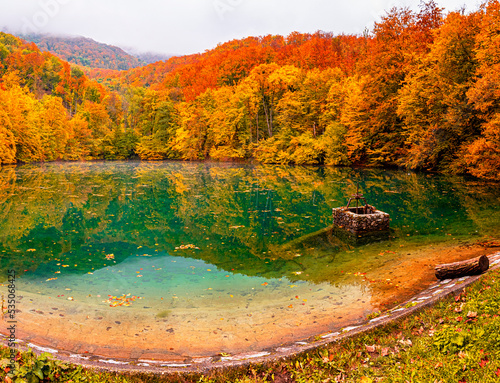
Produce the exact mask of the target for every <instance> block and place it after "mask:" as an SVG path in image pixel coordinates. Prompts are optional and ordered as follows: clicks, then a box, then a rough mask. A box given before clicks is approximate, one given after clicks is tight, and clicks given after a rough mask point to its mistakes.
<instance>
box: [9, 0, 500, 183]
mask: <svg viewBox="0 0 500 383" xmlns="http://www.w3.org/2000/svg"><path fill="white" fill-rule="evenodd" d="M134 157H139V158H140V159H142V160H152V161H154V160H164V159H179V160H204V159H213V160H224V161H225V160H231V161H234V160H254V161H257V162H261V163H276V164H298V165H302V164H304V165H316V164H321V165H357V166H386V167H388V166H391V167H393V166H394V167H401V168H407V169H414V170H426V171H440V172H447V173H454V174H469V175H472V176H475V177H478V178H481V179H487V180H500V1H498V0H494V1H493V0H490V1H486V2H484V3H483V4H482V5H481V6H480V7H479V8H477V9H475V10H472V11H467V12H466V11H465V10H464V11H458V12H445V10H444V9H441V8H440V7H439V6H438V5H437V4H436V3H434V2H433V1H430V2H427V3H422V4H421V7H420V10H419V11H411V10H409V9H407V8H393V9H392V10H390V11H388V12H387V13H386V15H385V16H384V17H383V18H382V19H381V20H380V21H379V22H377V23H376V24H375V26H374V28H373V29H372V30H371V31H366V33H365V34H363V35H359V36H358V35H338V36H334V35H333V34H331V33H327V32H316V33H314V34H302V33H297V32H294V33H292V34H290V35H288V36H286V37H283V36H275V35H268V36H262V37H248V38H246V39H243V40H234V41H230V42H227V43H224V44H220V45H219V46H217V47H216V48H215V49H212V50H207V51H205V52H204V53H201V54H195V55H190V56H183V57H172V58H170V59H169V60H167V61H160V62H157V63H154V64H150V65H147V66H143V67H138V68H134V69H130V70H127V71H116V70H107V69H92V68H86V67H82V66H76V65H70V64H69V63H67V62H65V61H62V60H61V59H59V58H57V57H56V56H54V55H52V54H51V53H48V52H42V51H41V50H40V49H39V48H38V47H37V46H36V45H35V44H34V43H28V42H26V41H24V40H21V39H20V38H17V37H15V36H13V35H10V34H6V33H0V164H15V163H29V162H42V161H54V160H91V159H108V160H113V159H127V158H134Z"/></svg>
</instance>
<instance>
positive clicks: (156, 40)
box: [0, 0, 481, 55]
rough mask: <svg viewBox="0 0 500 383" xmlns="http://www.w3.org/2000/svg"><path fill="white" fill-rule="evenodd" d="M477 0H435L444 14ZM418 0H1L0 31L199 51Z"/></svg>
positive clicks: (376, 15)
mask: <svg viewBox="0 0 500 383" xmlns="http://www.w3.org/2000/svg"><path fill="white" fill-rule="evenodd" d="M480 2H481V1H479V0H478V1H470V0H438V1H437V3H438V5H439V6H441V7H444V8H445V10H446V11H454V10H457V9H459V8H461V7H462V6H464V5H465V4H467V5H466V9H467V10H476V9H477V7H478V4H479V3H480ZM419 4H420V0H0V28H2V29H3V30H5V28H8V30H10V31H12V32H18V31H21V32H24V33H33V32H38V33H52V34H66V35H81V36H85V37H90V38H92V39H94V40H96V41H99V42H103V43H106V44H113V45H118V46H121V47H132V48H135V49H137V50H139V51H143V52H146V51H152V52H158V53H167V54H177V55H180V54H190V53H196V52H203V51H205V50H207V49H211V48H213V47H215V46H216V45H217V44H218V43H221V42H226V41H229V40H232V39H239V38H243V37H247V36H263V35H267V34H280V35H288V34H289V33H290V32H293V31H298V32H316V31H318V30H322V31H328V32H333V33H334V34H340V33H346V34H360V33H362V32H363V31H364V30H365V28H368V29H369V30H371V29H372V27H373V24H374V22H376V21H380V18H381V17H382V16H383V15H385V14H386V11H388V10H390V9H391V8H392V7H394V6H397V7H401V6H408V7H410V8H411V9H414V10H418V5H419Z"/></svg>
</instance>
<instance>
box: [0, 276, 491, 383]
mask: <svg viewBox="0 0 500 383" xmlns="http://www.w3.org/2000/svg"><path fill="white" fill-rule="evenodd" d="M499 315H500V271H498V270H497V271H491V272H489V273H488V274H487V275H485V276H483V277H482V278H481V279H480V280H479V281H478V282H476V283H475V284H473V285H471V286H469V287H467V288H466V289H464V290H463V291H461V293H460V295H457V296H455V297H451V298H448V299H446V300H443V301H440V302H438V303H437V304H436V305H434V306H433V307H431V308H427V309H425V310H423V311H420V312H418V313H415V314H413V315H411V316H409V317H406V318H404V319H402V320H399V321H397V322H393V323H390V324H388V325H385V326H382V327H380V328H377V329H374V330H371V331H369V332H367V333H364V334H360V335H358V336H355V337H353V338H349V339H346V340H343V341H341V342H335V343H332V344H330V345H328V346H325V347H321V348H319V349H317V350H315V351H313V352H308V353H305V354H302V355H297V356H294V357H292V358H290V359H287V360H283V361H276V362H271V363H267V364H258V365H255V364H254V365H248V366H245V367H240V368H236V369H224V370H214V371H212V372H209V373H207V374H205V375H199V374H191V375H178V374H177V375H151V374H136V375H130V374H117V373H106V372H96V371H92V370H86V369H84V368H82V367H79V366H74V365H67V364H65V363H62V362H59V361H55V360H53V359H51V358H50V357H49V356H48V355H46V354H45V355H42V356H39V357H37V356H35V355H34V354H33V353H30V352H26V353H22V354H19V358H20V359H19V360H18V361H17V365H16V369H15V371H8V370H7V371H6V369H5V366H6V365H7V362H8V361H7V359H6V358H7V357H8V350H7V349H6V348H2V349H0V358H2V359H3V360H2V361H0V376H2V377H5V376H7V377H8V378H7V381H13V382H29V383H31V382H96V383H97V382H110V383H114V382H117V383H118V382H120V383H122V382H123V383H128V382H200V383H208V382H210V383H219V382H221V383H222V382H224V383H225V382H237V383H244V382H282V383H283V382H314V383H317V382H363V383H369V382H430V383H434V382H443V383H448V382H457V383H459V382H460V383H462V382H468V383H469V382H470V383H472V382H482V383H487V382H498V381H500V316H499ZM9 379H10V380H9Z"/></svg>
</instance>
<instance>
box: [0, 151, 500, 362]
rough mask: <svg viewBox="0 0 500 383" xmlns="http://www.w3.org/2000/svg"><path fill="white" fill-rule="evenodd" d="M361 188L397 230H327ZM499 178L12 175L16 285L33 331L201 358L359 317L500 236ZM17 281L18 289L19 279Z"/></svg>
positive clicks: (268, 172)
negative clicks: (370, 236)
mask: <svg viewBox="0 0 500 383" xmlns="http://www.w3.org/2000/svg"><path fill="white" fill-rule="evenodd" d="M357 184H359V187H360V190H361V192H362V193H363V194H364V196H365V197H366V199H367V201H368V203H369V204H371V205H374V206H375V207H376V208H377V209H379V210H382V211H385V212H387V213H389V214H390V216H391V232H390V234H389V235H388V236H387V237H384V238H378V239H376V240H373V241H367V242H360V241H358V240H357V239H356V238H351V237H347V236H343V235H341V234H339V233H337V232H332V231H330V230H324V229H325V228H327V227H329V226H331V224H332V208H334V207H339V206H344V205H346V203H347V199H348V197H349V196H350V195H352V194H353V193H355V191H356V185H357ZM498 222H500V190H499V188H498V185H497V184H489V183H486V182H479V181H475V180H472V179H465V178H462V177H447V176H442V175H431V174H417V173H408V172H404V171H389V170H380V169H350V168H329V167H290V166H263V165H248V164H226V163H220V164H219V163H183V162H161V163H146V162H135V161H131V162H78V163H50V164H43V165H25V166H18V167H2V168H1V170H0V254H1V263H0V268H1V270H0V272H1V276H0V281H1V282H3V283H4V284H5V283H6V281H7V275H8V270H15V272H16V274H17V281H16V282H17V285H16V287H17V292H16V294H17V295H18V303H17V307H16V309H17V310H18V313H17V318H16V319H17V320H18V334H17V336H18V337H19V338H21V339H25V340H29V341H31V342H33V343H35V344H39V345H42V346H46V347H51V348H57V349H60V350H66V351H68V352H71V353H79V354H86V353H90V354H96V355H101V356H109V357H114V358H132V359H134V358H136V359H137V358H142V359H159V358H162V357H164V356H165V355H167V356H168V357H169V359H172V358H173V359H176V358H178V359H179V360H185V358H186V357H189V356H197V357H203V356H209V355H215V354H217V353H221V352H223V353H229V354H230V353H235V352H244V351H251V350H261V349H264V348H266V347H272V346H276V345H281V344H290V343H293V342H295V341H298V340H301V339H305V338H308V337H311V336H314V335H317V334H321V333H325V332H328V331H334V330H337V329H339V328H341V327H342V326H347V325H349V324H352V323H357V322H359V321H361V320H364V319H366V317H367V316H368V315H369V314H371V313H373V312H375V311H378V310H383V309H384V308H388V307H392V306H394V305H395V304H397V303H399V302H401V301H402V300H404V299H407V298H408V297H411V296H412V295H413V294H415V293H416V292H417V291H419V290H421V289H423V288H425V287H426V286H428V285H429V284H430V283H432V281H434V280H435V279H434V276H433V267H434V265H435V264H436V263H446V262H448V261H454V260H458V259H461V255H460V252H457V249H460V248H462V249H467V248H468V247H470V246H471V244H473V243H476V242H478V241H487V240H488V239H490V238H498V237H499V235H500V229H499V225H498ZM1 288H2V293H3V294H5V292H6V286H5V285H4V286H3V287H1Z"/></svg>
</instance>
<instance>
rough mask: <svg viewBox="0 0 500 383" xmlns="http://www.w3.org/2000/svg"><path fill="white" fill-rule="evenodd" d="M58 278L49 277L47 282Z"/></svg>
mask: <svg viewBox="0 0 500 383" xmlns="http://www.w3.org/2000/svg"><path fill="white" fill-rule="evenodd" d="M56 279H57V278H49V279H47V280H46V281H45V282H49V281H55V280H56Z"/></svg>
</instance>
